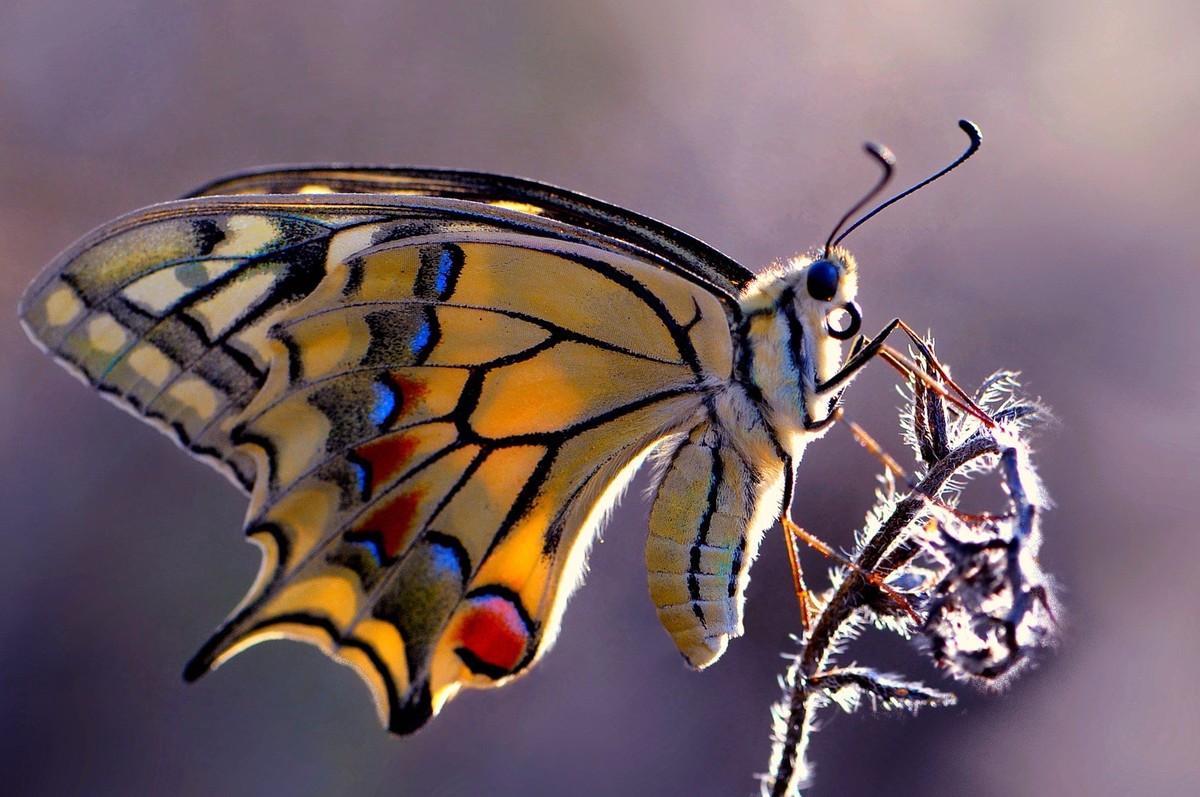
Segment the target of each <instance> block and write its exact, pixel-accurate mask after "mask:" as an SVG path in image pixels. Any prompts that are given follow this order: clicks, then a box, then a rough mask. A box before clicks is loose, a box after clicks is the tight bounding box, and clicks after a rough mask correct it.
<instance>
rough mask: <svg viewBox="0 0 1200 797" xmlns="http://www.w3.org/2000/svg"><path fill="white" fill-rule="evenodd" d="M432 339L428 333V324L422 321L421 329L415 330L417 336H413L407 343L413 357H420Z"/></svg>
mask: <svg viewBox="0 0 1200 797" xmlns="http://www.w3.org/2000/svg"><path fill="white" fill-rule="evenodd" d="M431 337H432V335H431V333H430V331H429V322H428V321H422V322H421V328H420V329H418V330H417V334H415V335H413V337H412V340H411V341H409V344H408V346H409V348H410V349H412V353H413V356H414V357H420V356H421V354H422V353H424V351H425V347H426V346H428V345H429V340H430V338H431Z"/></svg>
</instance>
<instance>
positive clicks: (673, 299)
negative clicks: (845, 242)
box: [20, 127, 978, 734]
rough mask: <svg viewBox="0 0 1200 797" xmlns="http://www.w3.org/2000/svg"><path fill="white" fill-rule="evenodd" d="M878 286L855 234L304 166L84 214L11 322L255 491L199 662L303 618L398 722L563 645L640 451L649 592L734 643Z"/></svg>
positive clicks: (459, 179) (682, 627)
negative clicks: (690, 225)
mask: <svg viewBox="0 0 1200 797" xmlns="http://www.w3.org/2000/svg"><path fill="white" fill-rule="evenodd" d="M964 129H967V128H965V127H964ZM972 129H973V128H972ZM968 132H970V131H968ZM972 141H973V146H976V147H977V146H978V143H977V133H976V134H975V135H973V136H972ZM972 151H973V150H972ZM968 154H969V153H968ZM963 159H965V156H964V158H962V159H960V160H959V161H958V162H961V160H963ZM885 161H886V158H882V157H881V162H885ZM958 162H956V163H955V164H953V165H957V163H958ZM953 165H952V166H951V167H949V168H953ZM949 168H948V169H946V170H944V171H948V170H949ZM885 169H886V171H887V172H888V173H890V162H887V163H885ZM944 171H943V172H942V173H944ZM936 176H940V175H935V177H936ZM930 179H933V178H930ZM885 182H886V177H885V178H884V179H883V180H881V181H880V183H879V185H878V186H877V188H880V187H882V185H883V184H884V183H885ZM926 182H928V181H926ZM923 184H924V183H923ZM923 184H922V185H923ZM916 187H919V186H916ZM916 187H914V189H912V190H915V188H916ZM910 192H911V191H910ZM906 193H907V192H906ZM873 195H874V192H873V193H872V194H869V195H868V197H870V196H873ZM902 196H903V195H902ZM898 198H899V197H895V198H893V200H892V201H895V199H898ZM865 202H866V198H864V200H863V201H862V202H860V203H859V205H857V206H856V207H855V209H854V210H852V211H851V213H848V214H847V215H846V217H845V218H843V221H842V222H841V223H839V225H838V227H841V226H842V224H844V223H845V222H846V221H847V220H848V219H849V218H850V217H851V216H852V214H853V213H855V212H857V210H859V209H860V208H861V207H862V206H864V205H865ZM879 209H882V206H881V207H880V208H877V209H876V212H877V211H878V210H879ZM862 220H865V217H864V219H860V221H859V223H861V221H862ZM855 226H857V225H855ZM851 229H853V228H851ZM835 232H836V230H835ZM846 232H847V233H848V232H849V230H847V231H846ZM843 237H844V234H843ZM839 241H840V239H839ZM857 277H858V272H857V266H856V263H855V260H854V258H853V257H852V256H851V255H850V253H849V252H848V251H846V250H845V249H844V248H842V247H841V246H840V245H838V243H837V242H835V241H833V235H831V236H830V240H829V241H827V242H826V245H825V246H824V247H822V248H820V249H818V250H814V251H813V252H812V253H810V254H808V255H804V256H798V257H795V258H792V259H791V260H788V261H785V262H782V263H779V264H776V265H775V266H773V267H771V268H769V269H768V270H766V271H764V272H762V273H760V274H757V275H756V274H754V273H752V272H751V271H749V270H747V269H746V268H744V267H743V266H741V265H739V264H738V263H736V262H735V261H733V260H731V259H730V258H728V257H726V256H725V255H723V254H721V253H720V252H718V251H717V250H715V249H713V248H712V247H710V246H708V245H706V244H704V243H702V242H700V241H699V240H697V239H695V238H692V237H690V236H688V235H686V234H684V233H682V232H679V231H678V230H675V229H672V228H671V227H668V226H667V225H664V224H662V223H659V222H657V221H654V220H652V219H649V218H647V217H644V216H641V215H639V214H637V213H633V212H631V211H628V210H624V209H621V208H618V207H615V206H613V205H609V204H607V203H604V202H601V201H598V200H595V199H591V198H588V197H585V196H582V195H580V194H577V193H573V192H571V191H567V190H563V189H559V188H555V187H551V186H548V185H543V184H540V183H536V182H532V181H529V180H524V179H519V178H512V177H501V176H497V175H491V174H482V173H474V172H463V171H446V170H435V169H409V168H358V167H339V166H319V167H285V168H274V169H267V170H261V171H255V172H249V173H245V174H241V175H236V176H232V177H228V178H224V179H221V180H217V181H215V182H212V183H210V184H208V185H206V186H204V187H202V188H200V189H199V190H197V191H195V192H193V193H192V194H190V195H188V196H187V197H185V198H184V199H181V200H178V201H173V202H166V203H163V204H158V205H153V206H151V207H148V208H145V209H143V210H140V211H137V212H134V213H132V214H129V215H126V216H124V217H121V218H119V219H117V220H116V221H114V222H112V223H110V224H108V225H106V226H104V227H102V228H100V229H98V230H96V231H94V232H92V233H91V234H89V235H88V236H86V237H85V238H83V239H82V240H81V241H79V242H78V243H76V244H75V245H74V246H72V247H71V248H70V249H68V250H67V251H66V252H64V253H63V254H62V255H60V256H59V257H58V258H57V259H55V260H54V261H53V262H52V263H51V264H50V265H49V266H48V267H47V268H46V270H45V271H44V272H43V273H42V275H41V276H40V277H39V278H38V279H37V280H36V281H35V282H34V284H33V285H32V286H31V287H30V288H29V290H28V291H27V292H26V294H25V296H24V298H23V300H22V303H21V308H20V313H21V320H22V322H23V324H24V326H25V329H26V331H27V332H28V334H29V336H30V337H31V338H32V339H33V341H34V342H35V343H37V344H38V345H39V346H40V347H42V348H43V349H44V350H46V351H47V352H48V353H49V354H51V355H52V356H54V357H55V358H57V359H59V360H60V361H61V362H62V363H63V364H64V365H65V366H67V367H68V368H69V369H70V370H71V371H73V372H74V373H75V374H76V375H78V376H79V377H81V378H82V379H83V380H84V381H85V382H87V383H88V384H90V385H92V386H93V387H95V388H96V389H98V390H99V391H100V392H101V393H102V394H103V395H104V396H105V397H106V398H108V399H110V400H112V401H113V402H115V403H116V404H118V405H119V406H121V407H123V408H125V409H127V410H129V411H131V412H133V413H134V414H136V415H138V416H139V417H141V418H143V419H144V420H146V421H148V422H150V423H152V424H154V425H155V426H157V427H159V428H160V429H161V430H162V431H164V432H165V433H166V434H168V435H169V436H170V437H172V438H173V439H174V440H175V441H177V442H178V443H179V445H180V446H182V447H183V448H184V449H186V450H187V451H188V452H189V453H191V454H192V455H194V456H196V457H197V458H199V459H201V460H203V461H205V462H207V463H209V464H210V465H212V466H213V467H215V468H216V469H217V470H219V471H220V472H222V473H224V474H225V475H226V476H228V477H229V478H230V479H231V480H232V481H233V483H234V484H236V485H237V486H239V487H240V488H241V489H243V490H245V491H246V492H247V493H249V496H250V505H249V509H248V511H247V515H246V523H245V533H246V535H247V536H248V537H249V539H250V540H252V541H253V542H255V543H256V544H257V545H258V547H259V548H260V549H261V552H262V566H261V569H260V571H259V574H258V576H257V578H256V580H255V581H254V583H253V585H252V586H251V588H250V590H249V593H248V594H247V595H246V597H245V599H244V600H243V601H242V603H241V605H239V606H238V607H237V608H236V609H235V610H234V612H233V613H232V615H231V616H230V617H229V618H228V619H227V620H226V622H225V623H224V625H223V626H221V628H220V629H219V630H218V631H217V632H216V633H215V634H214V635H213V636H212V638H211V639H209V640H208V642H206V643H205V644H204V645H203V646H202V647H201V649H200V651H199V652H198V653H197V654H196V656H195V657H194V658H193V659H192V660H191V661H190V662H189V663H188V664H187V666H186V669H185V678H186V679H188V680H194V679H196V678H198V677H199V676H201V675H202V674H204V673H205V672H207V671H208V670H210V669H212V668H213V667H215V666H217V665H219V664H221V663H222V662H224V661H225V660H227V659H228V658H229V657H231V656H233V655H234V654H236V653H238V652H239V651H241V650H244V649H245V648H247V647H249V646H250V645H253V644H255V643H257V642H260V641H263V640H267V639H275V638H288V639H297V640H302V641H305V642H309V643H312V644H314V645H316V646H318V647H319V648H321V649H322V650H323V651H325V652H326V653H327V654H329V655H330V656H332V657H333V658H335V659H336V660H337V661H339V662H341V663H343V664H346V665H348V666H350V667H351V668H353V669H354V671H355V672H357V673H358V675H359V676H360V677H361V678H362V679H363V681H365V682H366V684H367V686H368V687H369V689H370V691H371V693H372V695H373V697H374V700H375V704H376V706H377V708H378V711H379V714H380V717H381V719H382V721H383V722H384V724H385V725H386V726H387V727H388V728H389V729H390V730H391V731H393V732H396V733H401V734H403V733H409V732H412V731H414V730H416V729H418V728H420V727H421V726H423V725H424V724H425V723H426V722H427V721H428V720H429V719H430V718H431V717H432V716H434V715H436V714H437V713H438V712H439V711H440V710H441V708H442V707H443V706H444V705H445V704H446V702H447V701H448V700H449V699H450V698H452V697H453V696H454V695H455V694H456V693H458V692H459V691H460V690H461V689H462V688H463V687H492V686H498V685H501V684H503V683H505V682H507V681H509V680H510V679H512V678H514V677H516V676H518V675H520V674H522V673H524V672H526V671H527V670H528V669H529V668H530V667H531V665H533V664H534V662H536V661H537V660H538V659H539V658H540V657H541V656H542V655H543V654H544V653H545V652H546V650H547V649H548V648H549V647H550V646H551V645H552V643H553V641H554V637H555V635H556V634H557V632H558V629H559V625H560V620H561V617H562V613H563V610H564V607H565V605H566V603H567V600H568V597H569V596H570V595H571V593H572V591H573V590H574V589H575V588H576V586H577V585H578V583H579V581H580V579H581V575H582V573H583V570H584V567H585V558H586V555H587V550H588V547H589V545H590V544H591V542H592V540H593V539H594V538H595V537H596V535H597V533H598V531H599V529H600V528H601V526H602V525H603V523H604V520H605V518H606V515H607V513H608V512H609V510H610V508H611V507H612V505H613V503H614V502H615V501H616V500H617V499H618V498H619V496H620V494H621V491H622V489H623V488H624V487H625V485H626V484H627V483H628V481H629V479H630V478H631V477H632V475H633V473H634V471H635V470H637V468H638V466H639V465H640V464H641V463H642V461H643V460H644V459H645V458H646V457H647V456H648V455H650V454H653V455H654V457H655V459H656V460H657V462H658V466H659V480H658V486H657V489H656V493H655V497H654V500H653V504H652V509H651V512H650V518H649V527H650V528H649V537H648V541H647V545H646V564H647V571H648V578H649V591H650V596H651V599H652V600H653V602H654V604H655V605H656V606H657V608H658V616H659V618H660V620H661V622H662V625H663V626H664V628H665V629H666V630H667V632H668V633H669V634H670V636H671V638H672V639H673V641H674V643H675V645H676V646H677V647H678V649H679V651H680V652H681V653H682V654H683V656H684V658H685V659H686V660H687V661H688V662H689V663H690V664H691V665H692V666H694V667H696V668H703V667H706V666H708V665H709V664H711V663H712V662H713V661H715V660H716V659H717V658H718V657H720V656H721V654H722V652H723V651H724V650H725V648H726V645H727V644H728V642H729V640H730V639H731V638H732V637H735V636H737V635H739V634H740V633H741V632H742V617H743V608H744V602H745V591H746V585H747V582H748V578H749V576H748V572H749V568H750V564H751V562H752V561H753V560H754V558H755V555H756V553H757V552H758V549H759V546H760V544H761V542H762V539H763V536H764V533H765V532H766V531H767V530H768V529H769V528H770V527H771V526H772V525H773V524H774V523H775V522H776V521H777V520H779V519H780V518H781V517H782V515H783V513H785V512H786V507H787V506H789V505H790V502H791V493H792V483H793V476H794V472H795V468H796V466H797V464H798V463H799V461H800V458H801V456H802V454H803V452H804V450H805V447H806V446H807V444H808V443H809V442H810V441H812V440H813V439H814V438H816V437H818V436H819V435H821V434H822V433H823V432H824V431H825V430H826V429H827V428H828V426H829V425H830V423H831V422H832V420H833V418H834V410H835V408H836V407H837V405H838V402H839V400H840V397H841V395H842V391H843V390H844V389H845V387H846V385H848V384H849V382H850V381H851V380H852V379H853V377H854V376H855V375H856V374H857V373H858V372H859V369H860V368H861V367H862V366H863V365H864V364H865V363H866V362H867V361H868V359H869V358H870V357H871V355H872V354H874V353H875V351H876V350H877V349H878V347H879V345H880V342H881V341H882V339H883V337H884V336H886V334H887V333H888V332H889V331H890V328H891V327H888V328H885V330H884V332H882V333H880V335H878V336H876V337H875V338H873V339H872V340H871V341H869V342H868V341H866V340H865V339H864V338H861V337H859V338H858V340H857V342H856V345H855V347H854V349H853V350H852V352H851V354H850V355H849V356H848V357H847V358H845V359H843V357H842V343H843V341H846V340H849V339H851V338H854V337H855V336H856V335H857V333H858V331H859V328H860V326H861V318H862V317H861V313H860V311H859V307H858V304H857V303H856V301H855V295H856V290H857Z"/></svg>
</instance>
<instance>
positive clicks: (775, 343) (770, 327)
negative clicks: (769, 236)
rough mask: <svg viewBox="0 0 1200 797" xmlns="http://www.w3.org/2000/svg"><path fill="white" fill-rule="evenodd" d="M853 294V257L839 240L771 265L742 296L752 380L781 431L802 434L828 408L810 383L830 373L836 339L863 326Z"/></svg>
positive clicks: (838, 354) (837, 358) (836, 363)
mask: <svg viewBox="0 0 1200 797" xmlns="http://www.w3.org/2000/svg"><path fill="white" fill-rule="evenodd" d="M857 294H858V266H857V263H856V262H855V260H854V257H853V256H852V255H851V254H850V253H849V252H848V251H847V250H845V249H843V248H842V247H840V246H831V247H829V248H825V247H821V248H818V249H816V250H814V251H812V252H809V253H807V254H805V255H799V256H797V257H794V258H791V259H790V260H788V261H786V262H783V263H780V264H777V265H776V266H775V267H773V268H771V269H768V270H766V271H764V272H762V273H761V274H759V276H758V277H757V278H756V279H755V280H754V281H753V282H752V283H751V284H750V285H749V286H748V287H747V289H746V291H745V292H744V293H743V294H742V300H741V304H742V310H743V312H744V313H745V315H746V317H747V319H748V321H749V324H748V326H747V328H746V338H745V342H744V344H743V345H744V346H745V347H746V348H747V350H749V352H750V355H749V358H748V359H749V361H750V363H751V371H752V374H751V379H752V381H753V382H754V383H755V384H756V385H757V386H758V388H759V390H760V391H761V392H762V395H763V397H764V398H765V399H766V401H767V403H768V404H769V405H770V406H771V407H772V416H773V418H774V419H775V421H776V423H777V425H778V426H780V428H781V431H783V430H785V429H784V428H785V427H786V430H792V431H796V432H800V431H801V430H803V429H805V428H807V424H808V423H809V422H811V421H813V420H818V419H820V418H823V417H825V415H827V414H828V406H827V404H828V397H822V396H821V395H820V394H819V392H818V391H817V390H816V386H817V385H818V384H820V383H822V382H824V381H825V380H827V379H829V378H830V377H831V376H833V374H834V373H836V371H837V370H838V368H839V367H840V366H841V363H842V343H843V342H844V341H846V340H850V339H852V338H854V337H855V336H857V335H858V333H859V330H860V329H861V328H862V312H861V311H860V310H859V307H858V303H857V302H856V301H855V298H856V296H857Z"/></svg>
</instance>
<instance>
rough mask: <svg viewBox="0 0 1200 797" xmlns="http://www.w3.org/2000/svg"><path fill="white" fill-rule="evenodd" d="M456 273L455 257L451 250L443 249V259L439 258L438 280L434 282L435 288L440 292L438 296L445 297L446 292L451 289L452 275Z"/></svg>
mask: <svg viewBox="0 0 1200 797" xmlns="http://www.w3.org/2000/svg"><path fill="white" fill-rule="evenodd" d="M453 271H454V255H452V254H451V253H450V250H449V249H443V250H442V254H441V257H439V258H438V267H437V278H436V279H435V281H434V288H435V290H437V292H438V296H442V297H444V296H445V295H446V291H447V290H449V288H450V275H451V273H453Z"/></svg>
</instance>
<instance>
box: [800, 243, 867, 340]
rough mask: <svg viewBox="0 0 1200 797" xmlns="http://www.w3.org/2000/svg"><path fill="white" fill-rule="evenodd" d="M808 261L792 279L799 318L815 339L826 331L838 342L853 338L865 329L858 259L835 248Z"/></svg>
mask: <svg viewBox="0 0 1200 797" xmlns="http://www.w3.org/2000/svg"><path fill="white" fill-rule="evenodd" d="M805 260H806V261H807V262H805ZM805 260H802V261H800V262H799V263H797V264H796V265H798V266H799V268H798V269H797V270H796V271H794V272H793V275H792V277H791V279H790V280H789V282H791V284H792V288H793V294H794V296H795V300H794V301H795V303H796V309H797V310H798V313H797V315H798V316H799V317H800V318H803V319H804V320H805V321H807V324H806V326H808V327H810V334H811V335H812V336H813V337H814V338H815V339H820V337H821V333H822V332H824V334H826V335H829V336H830V337H832V338H834V339H836V340H849V339H850V338H853V337H854V336H855V335H857V334H858V331H859V329H860V328H861V327H862V312H861V311H860V309H859V307H858V303H857V302H855V301H854V297H855V295H856V294H857V293H858V264H857V263H856V262H855V260H854V256H853V255H851V254H850V253H849V252H848V251H846V250H845V249H843V248H841V247H840V246H835V247H832V248H830V249H827V250H821V252H820V254H819V256H816V257H809V258H806V259H805Z"/></svg>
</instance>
